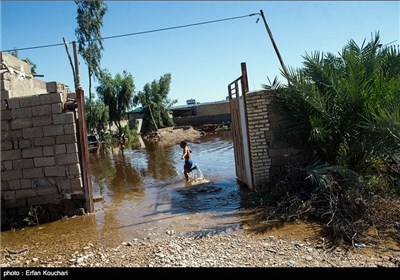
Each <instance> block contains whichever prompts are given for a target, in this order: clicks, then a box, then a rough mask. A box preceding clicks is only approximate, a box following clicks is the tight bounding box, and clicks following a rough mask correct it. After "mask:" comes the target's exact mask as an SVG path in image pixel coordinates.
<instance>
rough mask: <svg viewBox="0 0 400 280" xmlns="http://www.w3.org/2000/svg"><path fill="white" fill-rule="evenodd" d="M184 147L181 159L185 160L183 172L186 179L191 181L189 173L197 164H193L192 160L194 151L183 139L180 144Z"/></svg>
mask: <svg viewBox="0 0 400 280" xmlns="http://www.w3.org/2000/svg"><path fill="white" fill-rule="evenodd" d="M180 146H181V148H182V156H181V159H184V160H185V165H184V166H183V174H185V178H186V181H189V175H188V173H190V172H192V171H193V170H194V169H196V165H195V164H193V161H192V151H191V150H190V148H189V147H188V145H187V143H186V141H182V142H181V144H180Z"/></svg>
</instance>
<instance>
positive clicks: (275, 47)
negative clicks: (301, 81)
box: [260, 10, 290, 86]
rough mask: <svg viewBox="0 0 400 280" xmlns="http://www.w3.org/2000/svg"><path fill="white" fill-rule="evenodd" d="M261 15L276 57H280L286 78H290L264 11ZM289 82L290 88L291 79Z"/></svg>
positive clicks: (261, 11)
mask: <svg viewBox="0 0 400 280" xmlns="http://www.w3.org/2000/svg"><path fill="white" fill-rule="evenodd" d="M260 15H261V17H262V19H263V21H264V25H265V29H267V32H268V35H269V38H270V39H271V42H272V46H273V47H274V50H275V52H276V55H277V56H278V59H279V63H280V64H281V66H282V69H283V72H284V73H285V75H286V77H288V71H287V69H286V66H285V64H284V63H283V59H282V57H281V54H280V53H279V50H278V47H277V45H276V43H275V40H274V37H273V36H272V32H271V29H270V28H269V26H268V23H267V20H266V19H265V16H264V12H263V10H260ZM287 80H288V86H290V82H289V79H287Z"/></svg>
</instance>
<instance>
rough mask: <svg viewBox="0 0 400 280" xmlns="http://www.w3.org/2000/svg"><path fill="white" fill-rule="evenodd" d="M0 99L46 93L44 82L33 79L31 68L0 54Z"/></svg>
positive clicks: (4, 54) (23, 62)
mask: <svg viewBox="0 0 400 280" xmlns="http://www.w3.org/2000/svg"><path fill="white" fill-rule="evenodd" d="M0 61H1V79H0V86H1V99H8V98H14V97H22V96H30V95H33V94H42V93H47V92H48V91H47V85H46V82H44V81H41V80H38V79H35V78H34V77H33V75H32V72H31V68H32V66H31V65H30V64H29V63H27V62H25V61H23V60H21V59H18V58H16V57H14V56H12V55H10V54H8V53H4V52H2V53H0Z"/></svg>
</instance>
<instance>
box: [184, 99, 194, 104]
mask: <svg viewBox="0 0 400 280" xmlns="http://www.w3.org/2000/svg"><path fill="white" fill-rule="evenodd" d="M186 104H187V105H196V99H193V98H192V99H188V100H186Z"/></svg>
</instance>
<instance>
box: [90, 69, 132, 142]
mask: <svg viewBox="0 0 400 280" xmlns="http://www.w3.org/2000/svg"><path fill="white" fill-rule="evenodd" d="M96 89H97V93H98V95H99V97H100V99H101V100H102V101H103V102H104V104H106V105H107V106H108V114H109V118H110V119H109V120H110V122H113V123H114V124H115V125H116V127H117V128H118V133H119V136H122V134H123V127H122V126H121V120H122V119H123V118H125V117H126V112H127V111H128V110H129V109H130V108H131V105H132V98H133V94H134V90H135V84H134V80H133V76H132V75H131V74H130V73H128V72H127V71H123V73H122V75H121V74H119V73H117V74H116V75H115V77H114V78H113V77H112V76H111V74H110V73H109V72H108V71H107V70H103V71H102V74H101V76H100V79H99V86H98V87H97V88H96Z"/></svg>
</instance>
